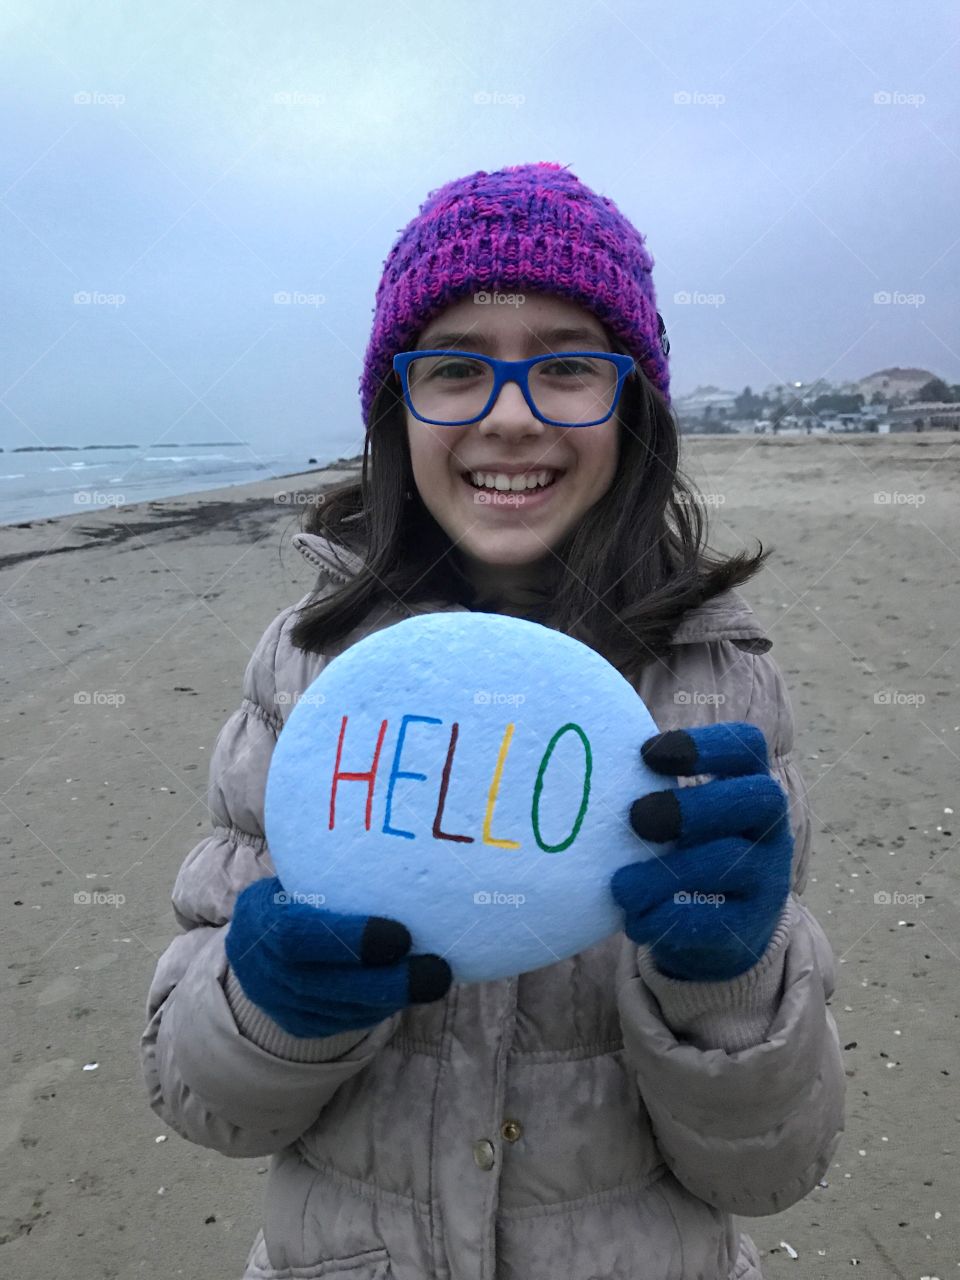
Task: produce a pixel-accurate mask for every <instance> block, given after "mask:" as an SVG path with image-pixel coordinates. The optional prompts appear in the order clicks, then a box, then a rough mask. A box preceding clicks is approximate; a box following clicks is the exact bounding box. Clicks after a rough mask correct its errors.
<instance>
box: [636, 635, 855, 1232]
mask: <svg viewBox="0 0 960 1280" xmlns="http://www.w3.org/2000/svg"><path fill="white" fill-rule="evenodd" d="M711 647H714V646H711ZM716 647H717V648H718V649H719V650H721V652H720V653H719V654H717V655H716V666H715V668H714V669H715V670H717V671H721V672H724V673H728V672H730V671H731V669H732V667H733V666H736V665H738V664H750V665H748V666H746V667H744V666H740V672H739V674H740V676H741V677H742V676H743V675H744V672H745V671H749V681H748V683H747V685H746V689H747V693H746V695H745V697H744V698H743V699H741V700H740V706H739V708H737V709H736V710H735V711H734V712H731V708H730V707H729V706H727V707H725V710H727V715H726V716H725V717H724V718H732V719H744V720H747V721H750V722H751V723H754V724H757V725H758V727H759V728H761V729H762V730H763V731H764V733H765V735H766V737H767V741H768V744H769V746H770V751H771V757H772V759H771V766H772V771H773V773H774V775H775V776H776V777H777V778H778V779H779V781H780V782H781V784H782V785H783V787H784V789H785V790H786V792H787V794H788V797H789V801H790V818H791V827H792V830H793V833H794V860H793V891H792V892H791V894H790V896H789V898H788V900H787V902H786V904H785V905H784V909H783V912H782V914H781V917H780V920H779V921H778V923H777V927H776V930H775V932H774V935H773V938H772V939H771V942H770V944H769V946H768V947H767V950H766V951H765V952H764V954H763V956H761V957H760V959H759V961H758V962H757V964H755V965H754V966H753V968H752V969H749V970H748V971H747V972H746V973H744V974H741V975H739V976H738V977H737V978H734V979H732V980H731V981H729V982H683V981H681V980H678V979H672V978H667V977H666V976H665V975H663V974H661V973H659V971H658V970H657V969H656V966H655V965H654V964H653V961H652V959H651V957H650V955H649V950H648V949H647V948H644V947H635V946H633V944H631V943H630V942H629V940H627V941H626V943H625V945H624V946H623V948H622V949H621V953H620V961H619V969H618V975H617V995H618V1003H619V1007H620V1016H621V1023H622V1027H623V1036H624V1047H625V1051H626V1053H627V1055H628V1059H629V1061H630V1063H631V1065H632V1067H633V1068H634V1070H635V1072H636V1076H637V1081H638V1085H639V1088H640V1092H641V1095H642V1098H643V1102H644V1105H645V1107H646V1109H647V1112H648V1114H649V1116H650V1119H651V1123H652V1125H653V1129H654V1133H655V1136H656V1139H657V1144H658V1146H659V1148H660V1151H661V1153H662V1155H663V1158H664V1160H665V1161H666V1163H667V1165H668V1166H669V1167H670V1169H671V1170H672V1172H673V1174H674V1176H675V1177H676V1178H677V1180H678V1181H679V1182H680V1183H682V1184H683V1186H685V1187H686V1188H687V1190H689V1191H690V1192H692V1193H693V1194H694V1195H696V1196H698V1197H699V1198H700V1199H702V1200H704V1201H706V1202H707V1203H708V1204H711V1205H713V1206H714V1207H715V1208H717V1209H720V1210H724V1211H727V1212H730V1213H738V1214H742V1215H746V1216H760V1215H763V1214H769V1213H779V1212H781V1211H782V1210H783V1209H786V1208H787V1207H788V1206H790V1205H791V1204H794V1203H796V1202H797V1201H798V1200H800V1199H802V1198H803V1197H804V1196H805V1195H806V1194H807V1193H808V1192H809V1191H810V1190H811V1189H812V1188H813V1187H814V1186H815V1185H816V1183H817V1181H818V1180H819V1179H820V1178H821V1177H822V1176H823V1174H824V1172H825V1171H826V1169H827V1168H828V1166H829V1163H830V1160H831V1158H832V1156H833V1154H834V1152H835V1150H836V1148H837V1145H838V1143H839V1141H840V1136H841V1134H842V1131H843V1126H844V1116H843V1104H844V1094H845V1084H846V1081H845V1077H844V1073H843V1062H842V1058H841V1054H840V1046H839V1037H838V1033H837V1028H836V1024H835V1022H834V1019H833V1016H832V1014H831V1013H830V1010H829V1009H828V1008H827V1003H826V1002H827V1001H828V1000H829V999H830V997H831V996H832V994H833V990H834V983H835V968H834V958H833V952H832V950H831V947H830V944H829V942H828V940H827V938H826V936H825V935H824V933H823V930H822V929H821V927H820V925H819V924H818V923H817V921H816V919H815V918H814V916H813V915H812V914H811V912H810V911H809V910H808V908H807V907H806V906H805V905H804V903H803V902H802V901H801V900H800V896H799V895H800V893H801V892H802V889H803V886H804V885H805V883H806V878H807V872H808V861H809V855H810V845H811V835H810V812H809V805H808V801H807V795H806V788H805V786H804V783H803V779H802V777H801V776H800V772H799V770H798V769H797V767H796V765H795V763H794V762H793V760H792V758H791V752H792V748H793V715H792V709H791V706H790V701H789V695H788V694H787V690H786V687H785V684H784V680H783V676H782V674H781V672H780V670H779V667H778V666H777V664H776V662H775V661H774V660H773V659H772V658H770V657H769V656H768V655H767V654H765V653H761V654H757V653H754V654H740V655H739V657H738V656H737V654H736V650H735V649H734V646H733V645H731V644H730V642H725V641H720V642H716ZM724 650H725V651H728V652H726V653H724V652H722V651H724ZM731 686H732V687H733V688H734V689H736V687H737V681H736V679H734V680H732V681H731ZM718 718H719V717H718Z"/></svg>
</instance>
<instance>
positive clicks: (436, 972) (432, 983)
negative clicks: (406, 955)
mask: <svg viewBox="0 0 960 1280" xmlns="http://www.w3.org/2000/svg"><path fill="white" fill-rule="evenodd" d="M409 972H410V1003H411V1004H429V1003H430V1001H431V1000H439V999H440V997H441V996H445V995H446V994H447V992H448V991H449V989H450V984H451V982H452V981H453V971H452V970H451V968H450V966H449V965H448V964H447V962H446V960H444V959H443V957H442V956H411V957H410V962H409Z"/></svg>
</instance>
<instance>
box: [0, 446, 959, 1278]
mask: <svg viewBox="0 0 960 1280" xmlns="http://www.w3.org/2000/svg"><path fill="white" fill-rule="evenodd" d="M684 453H685V457H686V465H687V468H688V470H689V472H690V473H691V474H692V475H693V477H694V478H695V480H696V481H697V483H698V484H699V486H700V488H701V491H702V493H703V495H704V497H705V500H706V505H707V508H708V511H709V518H710V519H711V521H712V522H713V529H714V536H713V539H712V541H713V544H714V545H715V546H717V547H719V548H721V549H723V550H732V549H734V548H736V547H738V546H753V545H755V543H754V542H753V539H754V538H757V537H758V538H760V539H761V540H762V542H763V543H764V545H765V546H766V545H767V544H771V545H772V546H773V548H774V553H773V556H772V557H771V561H770V565H769V567H768V568H767V569H766V570H765V571H764V572H763V574H762V575H761V576H759V577H758V578H756V579H754V580H753V582H751V583H749V584H747V586H746V588H744V594H745V595H746V597H747V599H748V600H749V602H750V603H751V605H752V606H753V608H754V609H755V611H756V612H757V614H758V615H759V617H760V619H761V621H762V622H763V623H764V624H765V625H766V626H767V627H768V628H769V633H770V635H771V637H772V639H773V641H774V649H773V654H774V656H775V657H776V658H777V659H778V661H779V663H780V665H781V667H782V668H783V671H784V673H785V675H786V677H787V681H788V684H789V687H790V690H791V694H792V697H793V703H794V710H795V714H796V721H797V758H798V760H799V761H800V763H801V766H802V768H803V770H804V772H805V775H806V778H807V782H808V786H809V787H810V800H811V804H812V807H813V810H814V813H815V818H816V834H815V844H814V859H813V867H812V873H811V874H812V880H811V883H810V885H809V887H808V890H807V895H806V897H807V901H808V902H809V904H810V906H811V908H812V910H813V911H814V912H815V914H816V915H817V917H818V918H819V920H820V921H821V923H822V924H823V925H824V928H825V929H826V931H827V933H828V935H829V937H830V939H831V942H832V943H833V946H834V949H835V952H836V955H837V958H838V962H839V963H838V966H837V974H838V987H837V991H836V994H835V996H834V999H833V1001H832V1007H833V1011H834V1014H835V1016H836V1018H837V1021H838V1024H839V1027H840V1033H841V1041H842V1043H843V1045H844V1046H845V1053H844V1057H845V1060H846V1064H847V1075H848V1095H847V1129H846V1133H845V1135H844V1139H843V1142H842V1144H841V1147H840V1149H839V1152H838V1154H837V1156H836V1158H835V1162H834V1164H833V1166H832V1167H831V1169H830V1171H829V1173H828V1175H827V1177H826V1179H825V1182H826V1184H827V1185H825V1186H822V1187H820V1188H818V1189H816V1190H815V1191H814V1192H813V1193H812V1194H811V1195H810V1196H808V1197H807V1199H806V1200H805V1201H803V1202H802V1203H801V1204H799V1205H796V1206H794V1207H793V1208H792V1209H790V1210H788V1211H787V1212H785V1213H784V1214H782V1215H778V1216H776V1217H771V1218H766V1219H752V1220H750V1221H749V1223H745V1225H746V1226H747V1227H748V1229H749V1230H750V1232H751V1234H752V1235H753V1237H754V1239H755V1240H756V1242H757V1245H758V1248H759V1249H760V1252H761V1256H762V1257H763V1259H764V1270H765V1274H766V1275H767V1276H768V1277H781V1276H783V1277H786V1276H791V1277H803V1278H805V1280H813V1278H817V1280H820V1278H822V1277H831V1278H832V1277H836V1276H838V1275H841V1274H847V1272H848V1271H849V1269H850V1266H851V1263H852V1262H853V1260H854V1259H856V1260H858V1262H859V1265H860V1267H861V1268H862V1270H861V1271H859V1272H858V1273H857V1274H860V1275H862V1276H865V1277H869V1278H870V1280H873V1278H874V1277H876V1278H878V1280H879V1278H881V1277H899V1278H900V1280H919V1278H920V1277H921V1276H939V1277H941V1278H944V1277H946V1276H947V1275H956V1274H958V1272H957V1268H958V1267H960V1208H958V1205H960V1173H958V1169H960V1162H958V1155H957V1152H958V1148H960V1091H958V1087H957V1086H958V1081H960V1062H958V1053H957V1045H958V1003H957V991H958V989H960V909H958V906H960V900H958V888H957V870H956V858H957V855H956V847H957V843H958V835H960V828H958V827H956V826H954V824H955V823H958V822H960V817H958V816H957V814H956V810H957V809H958V808H960V783H958V775H960V704H958V700H957V669H958V662H960V636H958V632H957V598H958V593H957V588H958V586H960V532H958V531H960V520H958V519H957V515H958V509H960V504H958V489H960V437H958V435H957V434H956V433H924V434H920V435H914V434H909V435H895V436H871V435H859V436H853V435H851V436H843V437H841V436H830V437H811V438H808V437H795V438H768V437H754V436H750V437H745V436H739V437H719V436H714V437H698V438H691V437H687V438H685V441H684ZM340 463H341V464H342V465H341V469H340V470H332V469H328V470H326V471H322V472H313V473H309V474H306V475H303V476H300V477H293V478H291V477H286V478H282V479H280V480H276V479H274V480H271V481H264V482H260V483H257V484H254V485H246V486H239V487H232V488H228V489H222V490H216V491H210V492H205V493H202V494H199V495H186V496H183V497H180V498H170V499H164V500H162V501H158V502H150V503H144V504H141V505H138V506H130V507H125V508H120V509H110V510H102V511H85V512H83V513H82V514H79V515H75V516H66V517H62V518H59V519H53V520H41V521H35V522H31V523H30V524H29V525H25V526H20V527H9V526H8V527H0V597H2V600H3V603H4V605H5V606H6V607H5V608H4V610H3V614H2V636H3V643H2V647H0V663H2V665H0V681H2V691H3V708H2V713H0V714H2V719H3V742H4V751H3V760H2V765H0V801H2V803H0V844H2V846H3V850H4V853H5V865H6V866H7V873H8V874H9V875H10V877H11V882H12V883H11V886H10V888H11V890H12V892H9V893H7V894H5V895H4V898H3V907H2V910H3V936H4V938H5V940H6V944H7V945H6V951H7V956H6V969H5V973H6V981H5V984H4V992H3V1001H4V1023H5V1026H7V1027H8V1028H10V1027H12V1028H13V1034H12V1035H10V1034H8V1036H7V1037H6V1038H5V1046H6V1048H5V1057H6V1059H7V1070H6V1071H5V1073H4V1083H3V1084H2V1086H0V1090H2V1092H0V1147H2V1161H3V1164H2V1171H3V1176H2V1180H0V1181H2V1187H3V1190H2V1193H0V1194H2V1198H3V1203H2V1213H0V1275H3V1276H10V1277H14V1276H16V1277H18V1278H19V1280H29V1278H31V1277H37V1278H38V1280H39V1278H40V1277H43V1280H59V1278H60V1277H63V1278H65V1280H66V1278H69V1280H133V1278H134V1277H136V1278H137V1280H168V1278H169V1277H173V1276H185V1277H189V1278H191V1280H194V1278H197V1277H201V1276H203V1277H210V1280H220V1278H222V1280H234V1278H235V1277H237V1276H239V1275H240V1271H241V1265H242V1261H243V1259H244V1257H245V1256H246V1252H247V1249H248V1247H249V1245H250V1242H251V1240H252V1238H253V1235H254V1234H255V1231H256V1226H257V1223H258V1220H259V1207H260V1193H261V1187H262V1185H263V1181H262V1178H261V1176H260V1175H261V1174H262V1173H263V1172H264V1171H265V1167H266V1161H265V1160H263V1159H256V1160H238V1161H229V1160H227V1159H225V1158H224V1157H222V1156H220V1155H219V1154H217V1153H216V1152H213V1151H208V1150H205V1149H203V1148H200V1147H196V1146H192V1145H190V1144H188V1143H187V1142H185V1141H183V1140H182V1139H181V1138H179V1137H178V1136H177V1135H175V1134H173V1133H172V1132H170V1131H168V1130H166V1129H165V1127H164V1125H163V1124H162V1123H161V1122H160V1121H159V1120H158V1119H157V1118H156V1117H155V1116H154V1115H153V1114H152V1113H151V1111H150V1110H149V1108H148V1106H147V1101H146V1094H145V1090H144V1087H143V1084H142V1081H141V1078H140V1074H139V1066H138V1061H137V1041H138V1038H139V1035H140V1032H141V1030H142V1027H143V1022H144V1001H145V998H146V993H147V987H148V984H149V981H150V977H151V974H152V972H153V968H154V965H155V963H156V960H157V958H158V957H159V955H160V953H161V952H162V950H163V949H164V947H165V946H166V945H167V943H168V942H169V940H170V939H171V937H172V936H173V935H174V933H175V932H176V928H177V926H176V923H175V921H174V917H173V913H172V910H171V907H170V902H169V898H170V890H171V887H172V885H173V881H174V877H175V875H176V872H177V869H178V867H179V865H180V863H181V861H182V859H183V858H184V856H185V855H186V853H187V852H188V851H189V850H190V848H191V847H192V846H193V845H194V844H195V843H196V841H197V840H198V839H199V838H200V836H201V835H202V834H204V833H205V832H206V831H207V830H209V818H208V815H207V811H206V806H205V798H206V785H207V767H208V759H209V756H210V753H211V750H212V747H213V743H214V741H215V739H216V736H217V733H218V731H219V729H220V726H221V725H222V724H223V722H224V720H225V719H226V718H227V716H228V715H229V714H230V713H231V712H232V711H233V710H234V708H235V707H236V705H237V703H238V701H239V697H240V682H241V676H242V673H243V670H244V667H245V665H246V663H247V661H248V658H249V655H250V652H251V650H252V649H253V647H254V645H255V643H256V642H257V640H258V639H259V637H260V635H261V634H262V632H263V630H264V628H265V627H266V626H267V624H268V623H269V622H270V620H271V619H272V618H273V616H274V615H275V614H276V612H278V611H279V610H280V609H282V608H284V607H285V606H286V605H288V604H290V603H291V602H292V601H294V600H296V599H297V598H299V597H300V596H301V595H303V594H304V593H305V592H306V591H307V590H309V589H310V587H311V585H312V583H313V581H314V570H313V569H312V568H311V566H310V565H309V564H308V563H307V562H306V561H305V560H304V559H303V558H302V557H301V556H300V555H299V554H298V553H297V552H296V550H295V549H294V548H293V547H292V546H291V544H290V536H291V534H292V533H294V532H296V531H297V529H298V528H299V527H300V523H301V516H302V514H303V510H304V505H303V502H302V501H299V500H298V499H297V497H296V494H298V493H301V494H302V493H308V492H312V491H314V490H316V489H317V488H318V487H320V486H322V485H323V484H324V483H330V482H332V481H334V480H336V479H338V478H339V477H340V476H342V475H345V474H346V473H347V472H346V470H345V469H344V467H345V465H346V464H344V462H343V460H340ZM279 494H287V495H288V499H287V500H285V501H284V500H278V499H277V495H279ZM111 809H112V810H113V812H112V813H111V812H110V810H111ZM94 891H97V893H98V894H99V895H100V897H101V901H99V902H86V901H84V895H91V894H93V893H94ZM78 895H79V896H78ZM794 1253H795V1254H797V1255H799V1256H798V1257H796V1258H795V1257H794V1256H793V1255H794ZM638 1274H639V1273H638ZM558 1280H561V1278H558Z"/></svg>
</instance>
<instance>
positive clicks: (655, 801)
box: [630, 791, 683, 844]
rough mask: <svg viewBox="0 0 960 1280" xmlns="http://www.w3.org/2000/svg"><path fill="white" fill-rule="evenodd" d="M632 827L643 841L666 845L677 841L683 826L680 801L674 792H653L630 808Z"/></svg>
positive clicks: (635, 801)
mask: <svg viewBox="0 0 960 1280" xmlns="http://www.w3.org/2000/svg"><path fill="white" fill-rule="evenodd" d="M630 825H631V827H633V829H634V831H635V832H636V834H637V835H638V836H639V837H640V839H641V840H652V841H653V842H654V844H665V843H666V842H667V841H668V840H676V839H677V838H678V837H679V835H680V830H681V827H682V825H683V814H682V812H681V810H680V801H679V800H678V799H677V796H676V792H674V791H651V792H650V794H649V795H646V796H641V797H640V799H639V800H634V802H633V804H632V805H631V806H630Z"/></svg>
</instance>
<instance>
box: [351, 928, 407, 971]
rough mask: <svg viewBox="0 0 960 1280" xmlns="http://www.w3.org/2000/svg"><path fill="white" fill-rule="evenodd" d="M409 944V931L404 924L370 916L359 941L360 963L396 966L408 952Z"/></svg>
mask: <svg viewBox="0 0 960 1280" xmlns="http://www.w3.org/2000/svg"><path fill="white" fill-rule="evenodd" d="M410 943H411V938H410V930H409V929H408V928H407V926H406V925H405V924H401V923H400V921H399V920H389V919H387V917H386V916H371V917H370V919H369V920H368V921H367V925H366V928H365V929H364V931H363V937H362V938H361V940H360V962H361V964H365V965H378V964H396V963H397V961H398V960H402V959H403V957H404V956H405V955H406V954H407V952H408V951H409V950H410Z"/></svg>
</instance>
